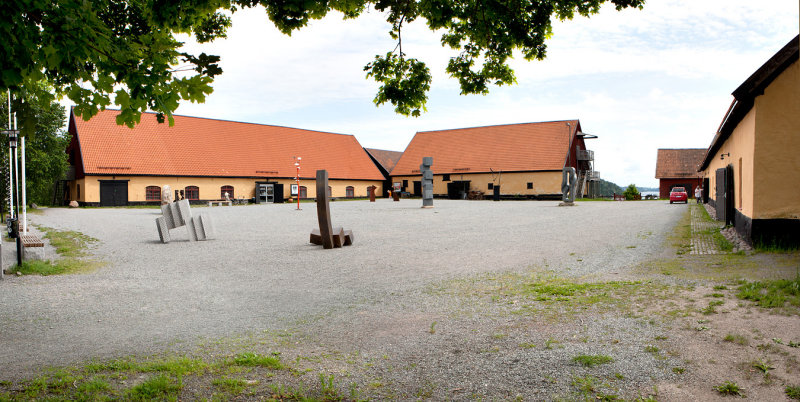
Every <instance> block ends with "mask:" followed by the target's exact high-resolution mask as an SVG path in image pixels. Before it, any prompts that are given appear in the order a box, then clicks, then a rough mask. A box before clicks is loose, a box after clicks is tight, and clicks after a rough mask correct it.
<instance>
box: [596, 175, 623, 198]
mask: <svg viewBox="0 0 800 402" xmlns="http://www.w3.org/2000/svg"><path fill="white" fill-rule="evenodd" d="M622 191H623V189H622V187H620V186H618V185H617V184H616V183H612V182H610V181H606V180H603V179H600V180H598V181H597V194H596V195H597V196H598V197H611V196H613V195H614V194H622Z"/></svg>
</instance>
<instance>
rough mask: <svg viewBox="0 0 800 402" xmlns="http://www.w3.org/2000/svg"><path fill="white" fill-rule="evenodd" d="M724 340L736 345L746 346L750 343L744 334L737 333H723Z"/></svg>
mask: <svg viewBox="0 0 800 402" xmlns="http://www.w3.org/2000/svg"><path fill="white" fill-rule="evenodd" d="M722 340H723V341H725V342H730V343H735V344H737V345H742V346H747V345H749V344H750V340H749V339H747V337H746V336H744V335H739V334H728V335H725V338H723V339H722Z"/></svg>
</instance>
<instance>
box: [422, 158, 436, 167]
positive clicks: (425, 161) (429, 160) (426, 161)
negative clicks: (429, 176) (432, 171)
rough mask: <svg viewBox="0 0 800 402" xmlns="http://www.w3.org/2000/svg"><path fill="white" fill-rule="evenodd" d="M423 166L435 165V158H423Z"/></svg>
mask: <svg viewBox="0 0 800 402" xmlns="http://www.w3.org/2000/svg"><path fill="white" fill-rule="evenodd" d="M422 164H423V165H425V166H431V165H433V157H432V156H423V157H422Z"/></svg>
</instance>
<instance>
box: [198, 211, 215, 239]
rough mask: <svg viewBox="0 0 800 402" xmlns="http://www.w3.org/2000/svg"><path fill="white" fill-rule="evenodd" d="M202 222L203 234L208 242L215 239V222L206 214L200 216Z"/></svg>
mask: <svg viewBox="0 0 800 402" xmlns="http://www.w3.org/2000/svg"><path fill="white" fill-rule="evenodd" d="M200 220H201V222H203V234H204V235H205V236H206V240H209V239H213V238H214V220H213V219H211V217H210V216H208V215H206V214H200Z"/></svg>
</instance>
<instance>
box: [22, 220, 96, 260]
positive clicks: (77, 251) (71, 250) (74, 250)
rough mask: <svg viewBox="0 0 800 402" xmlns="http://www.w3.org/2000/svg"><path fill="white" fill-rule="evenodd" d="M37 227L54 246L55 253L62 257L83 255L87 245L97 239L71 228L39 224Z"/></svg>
mask: <svg viewBox="0 0 800 402" xmlns="http://www.w3.org/2000/svg"><path fill="white" fill-rule="evenodd" d="M37 229H39V230H41V231H42V232H44V236H43V237H44V238H45V239H47V240H49V241H50V245H51V246H53V247H55V248H56V253H58V254H59V255H61V256H62V257H73V258H77V257H85V256H87V255H88V253H87V252H86V249H87V248H88V247H89V245H90V244H96V243H97V242H98V241H99V240H97V239H95V238H94V237H91V236H87V235H85V234H83V233H81V232H76V231H73V230H58V229H53V228H48V227H45V226H39V227H37Z"/></svg>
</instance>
